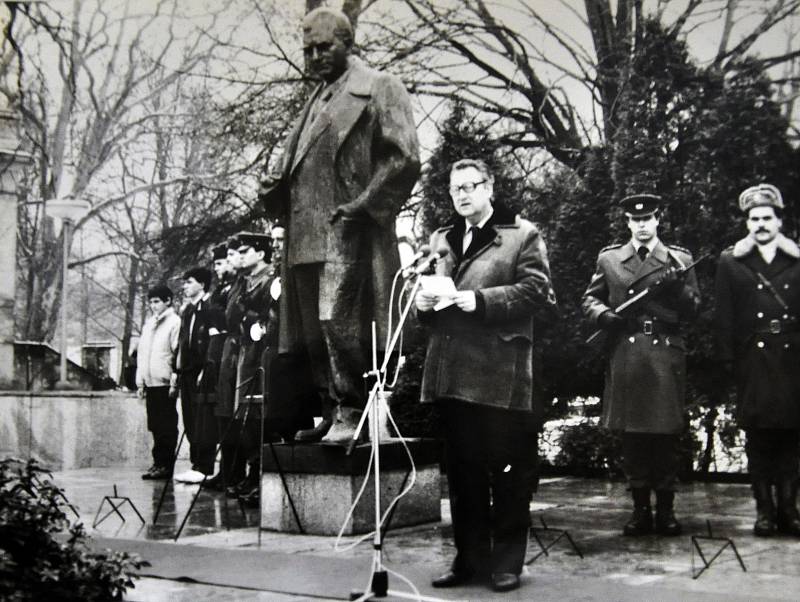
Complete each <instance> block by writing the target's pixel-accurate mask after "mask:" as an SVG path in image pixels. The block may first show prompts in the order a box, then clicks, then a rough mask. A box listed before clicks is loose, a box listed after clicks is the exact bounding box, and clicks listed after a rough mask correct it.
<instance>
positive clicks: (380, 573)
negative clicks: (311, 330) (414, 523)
mask: <svg viewBox="0 0 800 602" xmlns="http://www.w3.org/2000/svg"><path fill="white" fill-rule="evenodd" d="M433 263H434V261H431V262H430V265H433ZM413 276H415V277H416V280H415V281H414V285H413V286H412V288H411V294H410V296H409V300H408V303H407V304H406V306H405V308H403V311H402V312H401V315H400V319H399V320H398V323H397V326H396V328H395V331H394V333H393V334H392V336H391V337H390V339H389V345H388V346H387V348H386V350H385V351H384V356H383V363H382V364H381V367H380V369H378V351H377V335H376V331H375V322H374V321H373V322H372V370H370V371H369V372H365V373H364V378H365V379H368V378H371V377H374V378H375V383H374V384H373V385H372V389H371V390H370V394H369V398H368V399H367V404H366V406H365V407H364V412H363V413H362V414H361V419H360V420H359V422H358V426H357V427H356V430H355V433H354V434H353V439H352V440H351V441H350V443H349V445H348V447H347V452H346V453H347V455H350V454H351V453H352V451H353V448H354V447H355V445H356V443H357V442H358V438H359V435H360V433H361V429H362V428H364V421H365V420H366V419H367V416H368V415H371V416H370V423H371V424H370V445H371V447H372V455H371V458H372V464H373V469H374V472H373V483H374V488H375V534H374V536H373V541H372V549H373V554H372V578H371V580H370V590H369V591H366V592H353V593H351V595H350V599H351V600H358V601H362V600H369V599H371V598H385V597H386V596H387V594H391V595H392V596H396V597H398V598H406V599H409V600H425V601H430V602H439V601H440V599H439V598H431V597H427V596H422V595H419V594H411V593H408V592H401V591H397V590H390V589H389V573H388V571H387V570H386V567H385V565H384V564H383V537H382V533H381V496H380V493H381V486H380V478H381V475H380V431H381V429H380V415H381V412H380V410H381V404H382V403H386V402H385V397H384V388H385V385H386V371H387V367H388V365H389V361H390V359H391V356H392V352H393V351H394V348H395V346H396V345H397V341H398V340H399V338H400V334H401V333H402V331H403V326H404V324H405V322H406V320H407V319H408V314H409V312H410V311H411V305H412V304H413V303H414V297H415V295H416V294H417V291H418V290H419V287H420V284H421V278H420V274H419V273H416V272H414V274H413ZM390 311H391V307H390ZM412 587H413V586H412Z"/></svg>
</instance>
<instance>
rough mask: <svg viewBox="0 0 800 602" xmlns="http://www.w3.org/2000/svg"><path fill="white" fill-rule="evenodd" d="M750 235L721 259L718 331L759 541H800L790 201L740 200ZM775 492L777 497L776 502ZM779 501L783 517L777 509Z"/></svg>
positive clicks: (797, 336) (799, 394) (798, 303)
mask: <svg viewBox="0 0 800 602" xmlns="http://www.w3.org/2000/svg"><path fill="white" fill-rule="evenodd" d="M739 207H740V209H741V210H742V211H743V212H744V213H745V215H747V230H748V235H747V236H746V237H744V238H743V239H741V240H740V241H739V242H737V243H736V244H735V245H733V246H732V247H728V248H727V249H725V250H724V251H723V252H722V255H721V256H720V258H719V265H718V267H717V279H716V291H715V298H716V312H715V325H716V334H717V342H718V349H719V356H720V360H721V364H722V366H723V371H724V380H726V381H728V380H731V379H733V380H735V382H736V389H737V409H736V416H737V421H738V426H739V428H741V429H744V431H745V433H746V434H747V441H746V443H745V451H746V453H747V464H748V471H749V472H750V479H751V481H752V487H753V495H754V497H755V500H756V512H757V515H756V522H755V525H754V526H753V531H754V532H755V534H756V535H758V536H769V535H773V534H774V533H775V532H776V531H778V532H781V533H787V534H789V535H794V536H795V537H797V536H800V516H799V515H798V512H797V505H796V503H797V479H798V468H799V467H798V444H799V443H800V324H799V323H798V316H800V248H798V246H797V244H796V243H795V242H794V241H792V240H790V239H788V238H787V237H786V236H784V235H783V234H781V227H782V222H781V212H782V211H783V198H782V197H781V193H780V191H779V190H778V189H777V188H775V187H774V186H772V185H770V184H759V185H757V186H752V187H750V188H748V189H747V190H745V191H744V192H742V194H741V195H740V196H739ZM773 487H774V488H775V493H777V496H774V494H773ZM775 497H777V509H776V504H775V501H776V500H775Z"/></svg>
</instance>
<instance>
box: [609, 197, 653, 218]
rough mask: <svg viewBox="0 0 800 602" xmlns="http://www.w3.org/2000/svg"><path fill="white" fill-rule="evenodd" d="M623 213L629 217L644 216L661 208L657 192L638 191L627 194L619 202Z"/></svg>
mask: <svg viewBox="0 0 800 602" xmlns="http://www.w3.org/2000/svg"><path fill="white" fill-rule="evenodd" d="M619 205H620V207H622V210H623V211H624V212H625V215H629V216H631V217H644V216H646V215H651V214H653V213H655V212H656V211H658V210H659V209H660V208H661V197H660V196H658V195H657V194H649V193H638V194H629V195H628V196H626V197H625V198H623V199H622V200H621V201H620V202H619Z"/></svg>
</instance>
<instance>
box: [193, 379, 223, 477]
mask: <svg viewBox="0 0 800 602" xmlns="http://www.w3.org/2000/svg"><path fill="white" fill-rule="evenodd" d="M196 399H198V400H201V403H198V404H197V405H196V406H195V408H194V449H195V454H194V455H195V458H194V460H193V461H192V466H193V468H195V470H198V471H200V472H202V473H203V474H207V475H211V474H214V460H215V458H216V451H217V438H218V435H219V432H218V429H217V417H216V416H214V404H213V402H212V403H209V402H208V401H206V400H205V399H204V396H203V395H199V396H198V397H196Z"/></svg>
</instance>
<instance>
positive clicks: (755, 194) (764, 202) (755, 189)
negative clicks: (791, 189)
mask: <svg viewBox="0 0 800 602" xmlns="http://www.w3.org/2000/svg"><path fill="white" fill-rule="evenodd" d="M753 207H774V208H775V209H783V197H782V196H781V191H780V190H778V189H777V188H775V186H773V185H772V184H757V185H756V186H751V187H750V188H748V189H747V190H745V191H744V192H743V193H742V194H740V195H739V209H741V210H742V211H743V212H744V213H747V212H748V211H750V209H752V208H753Z"/></svg>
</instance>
